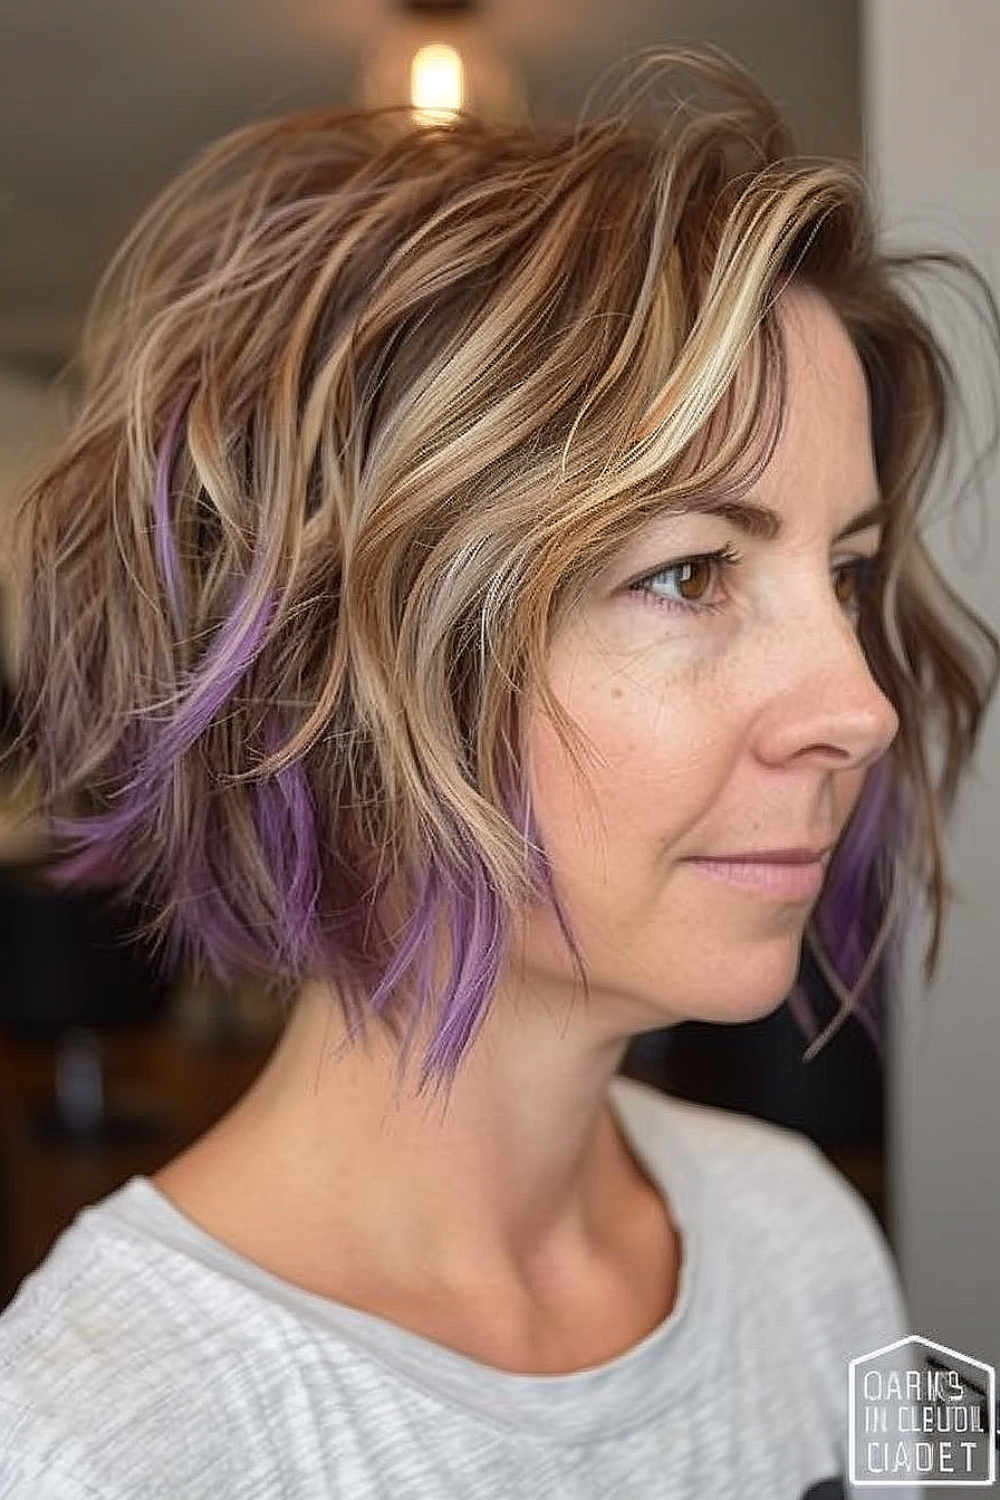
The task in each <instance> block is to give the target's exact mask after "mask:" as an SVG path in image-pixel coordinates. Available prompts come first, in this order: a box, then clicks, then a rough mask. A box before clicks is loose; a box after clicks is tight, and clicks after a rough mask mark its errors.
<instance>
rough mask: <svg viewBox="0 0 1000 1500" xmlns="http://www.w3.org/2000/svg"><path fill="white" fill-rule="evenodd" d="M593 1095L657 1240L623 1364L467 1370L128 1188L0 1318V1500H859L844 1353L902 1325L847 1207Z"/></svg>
mask: <svg viewBox="0 0 1000 1500" xmlns="http://www.w3.org/2000/svg"><path fill="white" fill-rule="evenodd" d="M610 1098H611V1102H612V1105H613V1107H614V1109H615V1112H616V1116H617V1118H618V1120H619V1122H620V1124H621V1127H622V1130H623V1132H624V1133H625V1136H626V1138H627V1139H628V1141H629V1143H630V1145H631V1147H632V1149H633V1151H634V1152H635V1155H636V1156H637V1158H638V1159H639V1160H640V1161H641V1162H642V1163H643V1165H644V1166H645V1168H646V1170H647V1172H648V1173H649V1175H650V1177H651V1178H652V1179H653V1181H655V1182H656V1183H657V1184H658V1185H659V1186H660V1187H661V1188H662V1190H663V1191H664V1193H665V1195H666V1199H667V1202H668V1204H669V1207H670V1211H671V1215H672V1217H673V1220H674V1223H675V1224H676V1226H677V1229H678V1232H679V1234H680V1237H681V1263H680V1271H679V1284H678V1294H677V1298H676V1300H675V1303H674V1306H673V1307H672V1308H671V1310H670V1312H669V1314H668V1315H667V1317H666V1318H665V1319H664V1321H663V1322H662V1323H661V1324H660V1325H659V1326H658V1327H657V1328H655V1329H654V1330H653V1331H652V1332H651V1333H650V1334H648V1335H647V1336H646V1337H645V1338H643V1339H642V1340H641V1341H640V1342H639V1343H638V1344H636V1345H635V1346H634V1347H633V1348H631V1349H630V1350H628V1351H627V1352H626V1353H624V1354H620V1355H618V1356H616V1357H615V1358H613V1359H611V1360H608V1361H607V1362H606V1363H603V1364H600V1365H596V1366H593V1367H590V1368H588V1369H584V1370H578V1371H574V1372H572V1373H570V1374H563V1375H522V1374H515V1373H512V1372H510V1371H503V1370H499V1369H496V1368H494V1367H492V1366H488V1365H483V1364H479V1363H478V1362H477V1361H475V1360H473V1359H470V1358H468V1357H466V1356H465V1355H462V1354H459V1353H458V1352H457V1351H455V1350H452V1349H449V1348H446V1347H444V1346H443V1345H439V1344H436V1343H434V1342H432V1341H431V1340H429V1339H426V1338H424V1337H422V1336H420V1335H418V1334H416V1333H413V1332H410V1331H408V1330H406V1329H403V1328H400V1327H398V1326H396V1325H395V1324H393V1323H390V1322H388V1321H386V1320H385V1319H383V1318H380V1317H376V1316H374V1315H372V1314H369V1313H365V1312H361V1311H359V1310H358V1309H356V1308H351V1307H348V1306H346V1305H344V1304H341V1303H338V1302H335V1301H332V1300H330V1299H328V1298H325V1297H321V1296H317V1295H314V1294H312V1293H309V1292H306V1291H303V1290H302V1289H300V1288H297V1287H295V1286H293V1285H291V1284H290V1283H288V1282H285V1281H283V1280H282V1279H280V1278H279V1277H277V1276H274V1275H272V1274H270V1273H269V1272H266V1271H264V1270H262V1269H261V1268H260V1267H258V1266H256V1265H254V1264H253V1263H252V1262H250V1261H248V1260H246V1259H244V1258H243V1257H242V1256H240V1255H237V1254H235V1253H234V1252H233V1251H231V1250H230V1249H228V1248H227V1247H226V1246H225V1245H224V1244H222V1243H221V1242H219V1241H218V1240H216V1239H214V1238H213V1237H212V1236H211V1235H209V1234H207V1233H206V1232H205V1231H204V1230H202V1229H201V1228H200V1227H198V1226H197V1225H196V1224H194V1223H193V1222H192V1221H191V1220H189V1219H188V1218H187V1217H186V1216H185V1215H184V1214H183V1213H182V1212H181V1211H180V1210H179V1209H177V1208H176V1207H175V1206H174V1205H173V1204H172V1203H171V1202H170V1200H169V1199H167V1198H166V1197H165V1196H164V1195H163V1194H162V1193H160V1192H159V1190H158V1189H157V1188H156V1187H155V1186H154V1185H153V1184H152V1182H151V1181H150V1180H149V1179H148V1178H147V1177H142V1176H136V1177H133V1178H131V1179H130V1180H129V1181H128V1182H127V1183H125V1185H124V1186H123V1187H121V1188H119V1189H118V1190H117V1191H115V1192H114V1193H112V1194H110V1195H109V1196H108V1197H106V1198H104V1199H102V1200H101V1201H100V1202H98V1203H95V1204H92V1205H91V1206H89V1207H87V1208H85V1209H83V1210H81V1211H80V1212H79V1213H78V1214H77V1215H76V1217H75V1219H74V1220H73V1222H72V1224H71V1225H70V1226H69V1227H68V1228H67V1229H66V1230H65V1231H64V1232H63V1233H62V1234H61V1235H60V1237H59V1238H58V1239H57V1240H56V1242H55V1244H54V1245H53V1247H52V1248H51V1250H50V1251H49V1253H48V1255H47V1257H46V1258H45V1259H44V1260H43V1261H42V1263H41V1265H40V1266H39V1267H38V1268H37V1269H36V1270H35V1271H33V1272H32V1273H31V1274H30V1275H29V1276H27V1277H26V1278H25V1279H24V1281H23V1282H22V1283H21V1285H20V1287H19V1289H18V1292H17V1294H16V1296H15V1297H14V1300H13V1301H12V1302H11V1303H10V1305H9V1306H8V1307H7V1309H6V1310H5V1312H4V1313H3V1315H2V1316H0V1500H15V1497H16V1500H84V1497H88V1500H98V1497H99V1500H126V1497H127V1500H293V1497H294V1500H311V1497H316V1500H319V1497H330V1500H390V1497H391V1500H654V1497H655V1500H807V1497H808V1500H841V1497H844V1496H848V1497H849V1496H852V1495H854V1494H855V1493H859V1494H860V1493H863V1494H864V1495H866V1496H868V1497H869V1500H874V1497H875V1495H876V1490H875V1489H873V1488H871V1487H868V1486H866V1487H864V1488H863V1490H858V1491H855V1490H854V1489H852V1488H851V1486H850V1484H849V1482H848V1478H847V1475H848V1473H849V1468H848V1463H847V1433H848V1418H847V1390H848V1387H847V1370H848V1361H849V1360H850V1359H852V1358H854V1356H855V1355H858V1354H863V1353H867V1352H869V1351H871V1350H874V1349H876V1348H880V1347H882V1346H884V1345H885V1344H888V1343H890V1342H892V1341H893V1340H895V1339H897V1338H901V1337H903V1336H904V1335H905V1334H908V1333H910V1332H912V1330H911V1329H910V1328H909V1327H908V1326H907V1318H906V1311H905V1305H904V1303H903V1300H902V1296H901V1292H900V1287H899V1283H898V1281H897V1277H896V1271H895V1268H894V1263H893V1261H892V1258H891V1253H890V1251H889V1248H888V1245H887V1243H886V1241H885V1239H884V1237H883V1235H882V1231H881V1229H880V1227H879V1224H878V1221H877V1219H876V1218H875V1216H874V1214H873V1213H872V1212H871V1210H870V1208H869V1207H868V1205H867V1203H866V1202H865V1200H864V1199H863V1198H862V1196H861V1195H860V1193H858V1192H857V1190H856V1189H855V1188H853V1187H852V1186H851V1185H850V1184H849V1183H848V1182H847V1181H846V1180H845V1179H844V1178H843V1177H842V1176H841V1175H840V1174H839V1173H838V1172H837V1171H836V1170H835V1168H833V1167H832V1166H831V1165H830V1164H829V1163H828V1162H827V1160H826V1158H825V1157H824V1156H823V1154H822V1152H821V1151H820V1150H819V1149H818V1148H817V1147H816V1146H814V1145H813V1143H812V1142H811V1141H810V1140H809V1139H808V1138H807V1137H805V1136H803V1135H800V1134H798V1133H797V1132H794V1131H790V1130H786V1129H784V1128H783V1127H780V1126H776V1125H772V1124H768V1123H765V1122H763V1121H760V1120H758V1119H756V1118H754V1117H752V1116H748V1115H743V1114H735V1113H732V1112H730V1111H727V1110H722V1109H717V1108H713V1107H710V1106H706V1105H699V1104H693V1103H690V1102H688V1101H684V1100H678V1099H674V1098H671V1097H668V1096H667V1095H665V1094H663V1093H661V1092H659V1091H658V1090H656V1089H653V1088H650V1087H648V1086H646V1085H644V1084H641V1083H637V1082H635V1081H634V1080H631V1079H628V1078H624V1077H622V1076H618V1077H615V1078H614V1079H613V1080H612V1082H611V1086H610ZM877 1493H878V1494H879V1495H884V1493H885V1492H884V1490H882V1489H879V1490H878V1492H877ZM918 1493H920V1492H919V1491H918V1490H917V1489H916V1488H913V1489H911V1490H907V1489H904V1488H902V1487H894V1488H893V1490H892V1494H893V1495H894V1496H895V1497H897V1500H906V1497H909V1496H911V1495H913V1496H916V1495H917V1494H918Z"/></svg>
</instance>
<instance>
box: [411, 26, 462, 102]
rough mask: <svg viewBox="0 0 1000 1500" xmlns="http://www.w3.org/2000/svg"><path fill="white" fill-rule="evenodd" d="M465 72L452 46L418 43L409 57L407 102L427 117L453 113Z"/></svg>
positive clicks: (459, 100)
mask: <svg viewBox="0 0 1000 1500" xmlns="http://www.w3.org/2000/svg"><path fill="white" fill-rule="evenodd" d="M464 75H465V69H464V67H463V65H462V58H461V54H460V53H459V52H457V51H456V49H455V48H454V47H448V46H446V45H445V44H444V43H443V42H431V43H430V44H429V45H428V46H426V47H420V48H419V49H418V51H416V52H415V53H414V54H413V57H412V58H411V60H410V103H411V104H412V106H413V108H414V109H415V110H416V111H417V113H418V114H419V115H420V116H422V117H424V118H425V119H427V120H428V121H433V120H437V119H441V118H442V117H445V118H446V117H447V116H448V115H451V114H454V113H455V112H456V111H457V110H460V109H461V108H462V103H463V100H464V97H465V76H464Z"/></svg>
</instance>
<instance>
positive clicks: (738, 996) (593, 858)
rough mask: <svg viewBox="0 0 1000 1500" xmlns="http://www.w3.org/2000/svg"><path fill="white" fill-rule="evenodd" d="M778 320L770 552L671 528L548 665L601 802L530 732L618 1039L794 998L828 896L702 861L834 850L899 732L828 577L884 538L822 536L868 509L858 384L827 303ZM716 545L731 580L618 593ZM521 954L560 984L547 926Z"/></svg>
mask: <svg viewBox="0 0 1000 1500" xmlns="http://www.w3.org/2000/svg"><path fill="white" fill-rule="evenodd" d="M780 307H781V313H782V317H783V319H784V322H785V328H786V331H787V350H788V410H787V412H786V419H785V423H784V426H783V430H782V433H781V436H780V438H779V441H778V445H777V447H776V448H775V450H774V453H773V455H772V458H771V461H770V463H769V464H768V467H767V469H766V471H765V472H764V474H763V476H762V478H761V479H760V481H759V483H758V484H757V485H756V487H755V489H754V491H753V493H752V494H750V495H748V496H747V497H746V499H747V500H749V501H754V500H756V501H759V503H761V504H763V505H766V506H768V507H770V508H771V509H772V510H774V511H776V512H777V513H778V514H779V516H780V517H781V521H782V530H781V535H780V536H779V537H777V538H775V539H772V540H763V539H755V538H753V537H751V536H749V535H745V534H744V533H743V532H742V531H741V530H740V529H738V528H737V526H736V525H735V524H734V523H733V522H732V521H730V520H727V519H724V518H723V517H721V516H704V515H695V514H690V515H687V516H680V517H678V516H673V517H669V516H666V515H665V516H663V517H661V518H658V519H657V520H656V521H654V522H652V523H650V524H649V525H648V526H647V527H646V528H645V529H644V530H643V532H642V533H641V535H639V536H637V537H633V538H632V539H631V540H630V541H629V542H628V543H627V545H626V546H625V547H624V548H623V549H622V550H621V552H620V553H619V554H618V556H617V557H616V558H615V560H614V561H613V562H612V564H611V566H610V567H609V568H608V569H607V570H605V571H604V572H603V573H602V574H601V576H600V577H599V578H597V579H596V580H595V581H594V583H593V585H592V588H591V591H590V594H589V596H588V598H587V600H586V602H585V605H584V607H583V608H582V610H581V611H580V613H579V615H578V617H577V618H575V619H574V621H573V622H572V624H570V625H568V626H567V627H566V628H565V629H564V630H563V631H562V633H561V634H560V635H559V636H558V637H557V638H556V639H555V641H554V642H553V646H552V652H551V657H550V674H551V677H550V680H551V685H552V688H553V691H554V692H555V694H556V696H557V697H558V699H559V701H560V702H561V703H562V704H563V706H564V707H565V708H566V710H567V712H568V713H569V714H570V716H571V717H572V718H573V719H575V720H576V721H577V723H578V724H579V726H580V728H581V730H582V731H583V733H584V735H585V736H587V737H589V740H590V742H591V745H592V747H593V751H594V752H596V759H594V758H590V759H588V760H587V765H588V775H589V779H590V782H591V784H592V786H593V791H594V798H593V799H592V800H590V799H588V796H587V793H586V790H585V789H584V788H583V787H581V786H580V785H579V784H578V782H577V779H576V776H575V773H574V770H573V766H572V763H571V762H570V761H569V759H568V757H567V756H566V754H565V752H564V751H563V749H562V747H561V745H560V743H559V740H558V738H557V736H556V733H555V731H554V729H553V728H552V726H551V724H550V723H549V722H548V721H547V719H546V718H545V717H543V715H542V714H541V712H540V711H535V712H534V713H533V714H532V715H531V717H530V719H529V725H530V729H529V744H530V748H531V755H532V760H533V766H532V772H531V781H532V795H533V802H534V809H535V816H536V819H537V822H538V827H539V831H540V833H541V835H542V838H543V840H544V843H545V846H546V849H547V850H548V853H549V856H550V859H551V860H552V864H553V869H554V872H555V877H556V882H557V887H558V890H559V893H560V896H561V898H562V900H563V902H564V905H565V907H566V910H567V914H568V917H569V920H570V923H571V925H572V928H573V931H574V933H575V935H576V938H577V941H578V943H579V945H580V949H581V953H582V955H583V957H584V960H585V962H586V966H587V971H588V976H589V979H590V983H591V986H592V990H593V993H594V998H595V1001H596V999H597V995H598V991H600V992H601V999H602V1005H601V1012H600V1014H601V1016H602V1017H606V1016H607V1015H608V1002H609V1000H610V1001H611V1002H612V1005H611V1009H612V1012H613V1017H612V1024H613V1025H614V1027H615V1029H616V1030H617V1029H618V1026H619V1025H620V1026H621V1029H622V1030H623V1031H625V1032H628V1033H630V1034H631V1033H633V1032H638V1031H641V1030H644V1029H647V1030H648V1029H654V1028H656V1027H659V1026H663V1025H670V1024H672V1023H673V1022H674V1021H683V1020H689V1019H694V1020H713V1021H746V1020H753V1019H755V1018H758V1017H760V1016H762V1015H764V1014H766V1013H768V1012H770V1011H772V1010H773V1009H774V1008H775V1007H776V1006H777V1005H779V1004H780V1003H781V1002H782V1000H784V999H785V998H786V997H787V995H788V994H789V992H790V990H791V989H792V987H793V986H794V983H795V979H796V974H797V970H798V964H799V956H800V947H801V941H802V937H803V930H804V926H805V923H806V920H807V918H808V916H809V913H810V911H811V910H812V909H813V908H814V906H815V905H816V901H817V899H818V896H812V897H811V898H810V897H807V898H795V897H789V896H783V897H781V898H776V897H775V896H774V895H764V894H761V893H760V892H759V891H757V890H753V889H747V888H743V887H739V886H737V885H733V884H729V883H727V882H725V881H723V880H719V879H716V878H714V877H713V876H712V875H710V874H709V873H707V872H706V870H705V869H704V868H703V867H700V866H699V865H697V864H694V863H692V862H691V860H692V858H693V857H696V856H698V857H711V856H714V857H716V858H720V859H721V858H723V857H724V856H727V855H732V854H736V853H740V852H745V851H763V850H775V849H781V848H788V847H796V846H807V847H810V848H815V847H826V846H828V845H830V844H832V843H835V842H836V840H837V839H838V837H839V835H840V834H841V832H842V830H843V828H844V825H845V823H846V822H847V820H848V818H849V816H850V814H851V811H852V809H853V808H854V806H855V804H856V803H857V800H858V798H859V796H860V794H861V790H862V786H863V783H864V779H865V775H866V773H867V771H868V770H869V768H870V767H871V766H872V765H873V764H874V762H875V761H877V760H878V758H879V757H880V756H882V755H884V754H885V752H886V750H887V749H888V747H889V746H890V744H891V743H892V740H893V739H894V737H895V735H896V732H897V729H898V727H899V721H898V718H897V715H896V713H895V710H894V709H893V707H892V705H891V704H890V703H889V701H888V700H887V699H886V698H885V696H884V695H883V694H882V692H881V691H880V690H879V688H878V687H877V685H876V683H875V681H874V679H873V678H872V676H871V673H870V671H869V669H868V665H867V663H866V661H865V657H864V655H863V652H862V649H861V646H860V643H859V641H858V638H857V622H856V613H855V606H854V600H855V591H854V589H852V587H851V585H852V578H851V576H850V574H849V572H848V574H847V576H846V577H845V576H841V575H842V574H844V573H845V571H847V570H846V569H845V565H846V564H849V563H851V562H852V560H857V559H859V558H871V557H873V556H874V554H875V553H876V551H877V549H878V543H879V523H878V522H877V521H876V522H873V523H872V524H870V525H868V526H867V527H866V528H865V529H863V530H858V531H856V532H855V533H854V534H852V535H850V536H849V537H846V538H844V539H843V540H840V541H836V540H835V538H836V537H837V536H838V534H839V533H841V532H842V531H843V530H844V529H845V528H846V527H847V526H848V524H849V523H850V522H851V521H852V520H853V519H854V518H855V516H857V515H858V514H859V513H860V512H863V511H865V510H867V509H868V508H869V506H870V505H871V504H872V502H873V501H874V500H875V499H876V498H877V491H878V485H877V478H876V473H875V466H874V457H873V453H872V444H871V430H870V417H869V408H868V396H867V388H866V384H865V379H864V375H863V372H862V368H861V365H860V363H859V360H858V357H857V355H856V353H855V351H854V349H853V346H852V345H851V343H850V340H849V338H848V335H847V333H846V331H845V330H844V328H843V326H842V324H841V323H840V321H839V319H838V318H837V317H836V315H835V313H834V312H833V310H832V308H831V307H830V306H829V304H828V303H827V302H826V301H825V300H824V299H822V298H821V297H820V296H818V295H817V294H815V293H812V292H810V291H808V290H805V289H803V288H800V287H798V286H794V287H791V288H789V289H788V290H786V291H785V292H784V293H783V295H782V298H781V304H780ZM727 545H728V546H729V547H732V548H733V549H734V550H735V551H736V552H737V553H739V554H740V555H741V557H742V561H740V562H739V563H738V564H736V565H733V564H730V563H726V562H723V563H719V564H714V563H706V562H697V563H695V564H693V565H692V566H690V567H689V568H687V569H685V568H683V567H682V568H680V569H676V568H675V569H674V571H673V572H670V571H666V572H661V574H660V576H659V577H658V578H656V579H655V580H653V581H652V582H651V583H650V584H649V585H648V589H647V591H646V592H645V593H643V592H639V591H636V590H635V589H630V588H629V585H630V584H631V583H634V582H635V581H636V580H637V579H640V578H642V577H644V576H647V575H649V574H652V573H655V572H656V571H657V570H663V569H666V568H667V567H668V565H669V564H672V563H677V562H678V561H681V560H684V559H690V558H691V557H692V555H694V554H704V553H708V552H712V551H714V550H715V549H717V548H722V547H725V546H727ZM685 602H687V603H690V604H691V605H693V606H694V608H693V609H692V610H691V611H690V612H685V611H684V610H683V609H682V606H683V604H684V603H685ZM672 605H676V606H677V608H671V607H670V606H672ZM710 605H718V606H720V607H719V608H717V609H710V608H709V607H708V606H710ZM584 745H585V746H586V741H585V742H584ZM524 942H525V947H524V956H525V960H526V964H527V967H526V970H525V979H526V980H527V981H529V982H530V981H531V980H532V979H534V980H535V981H536V982H538V983H541V984H542V985H543V986H544V987H545V988H550V987H551V986H552V985H553V984H555V985H556V986H561V984H562V983H563V982H565V983H569V982H571V979H572V972H573V971H572V967H571V964H570V960H569V955H568V953H567V950H566V948H565V945H564V943H563V941H562V938H561V933H560V929H559V927H558V924H557V922H556V919H555V916H554V914H553V913H552V912H551V910H550V909H549V908H548V907H536V908H533V909H532V912H531V914H530V917H529V919H528V923H527V925H526V929H525V933H524Z"/></svg>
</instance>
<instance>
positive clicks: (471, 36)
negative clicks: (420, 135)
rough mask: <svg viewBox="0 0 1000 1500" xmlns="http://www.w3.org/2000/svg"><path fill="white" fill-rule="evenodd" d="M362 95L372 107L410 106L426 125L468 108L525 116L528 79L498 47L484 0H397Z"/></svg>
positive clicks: (366, 68)
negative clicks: (524, 80) (524, 88)
mask: <svg viewBox="0 0 1000 1500" xmlns="http://www.w3.org/2000/svg"><path fill="white" fill-rule="evenodd" d="M359 95H360V102H361V103H362V104H363V105H364V106H365V107H366V108H369V109H380V108H385V107H387V106H388V107H393V106H395V107H399V106H408V107H409V108H410V109H411V110H412V111H413V114H414V118H415V119H416V120H418V121H419V122H421V123H426V124H436V123H441V122H446V121H447V120H448V119H452V118H454V116H455V114H456V113H457V112H458V111H460V110H465V111H467V112H468V113H469V114H471V115H477V116H481V117H484V118H486V117H488V118H491V119H498V118H499V119H504V120H516V119H523V117H524V115H525V100H524V94H523V91H522V88H521V85H520V82H519V80H518V78H517V77H516V75H515V73H514V71H513V69H512V68H511V67H510V66H509V65H508V64H507V63H506V61H505V60H504V59H503V57H502V56H501V55H500V53H499V51H498V49H497V48H496V47H495V46H494V45H493V43H492V40H491V38H490V36H489V30H488V26H487V23H486V22H485V21H484V19H483V15H482V7H481V6H480V4H479V3H478V0H395V3H394V5H393V7H392V10H391V11H390V14H389V15H388V17H387V18H386V20H385V21H384V22H383V23H382V25H381V26H380V27H379V29H378V32H377V34H376V37H375V40H374V44H373V46H372V48H371V49H370V51H369V52H368V53H367V54H366V56H365V57H363V59H362V64H361V76H360V84H359Z"/></svg>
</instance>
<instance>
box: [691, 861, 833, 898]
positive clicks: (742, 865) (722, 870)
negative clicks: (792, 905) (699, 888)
mask: <svg viewBox="0 0 1000 1500" xmlns="http://www.w3.org/2000/svg"><path fill="white" fill-rule="evenodd" d="M687 862H688V863H689V864H692V865H694V866H695V867H696V868H697V869H699V870H703V871H704V872H705V874H706V875H709V876H711V877H712V878H713V879H715V880H724V881H725V882H726V883H727V884H728V885H735V886H740V887H742V888H743V889H744V890H747V891H753V892H755V893H757V894H758V895H762V896H771V897H773V898H775V899H776V900H779V901H812V900H813V899H814V898H815V897H816V896H818V895H819V893H820V891H821V890H822V888H823V878H824V876H825V874H826V865H825V863H824V862H823V861H822V860H818V859H817V860H812V861H811V862H810V863H809V864H788V863H781V864H779V863H776V862H773V861H766V860H757V859H755V860H730V859H697V858H692V859H689V860H688V861H687Z"/></svg>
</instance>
